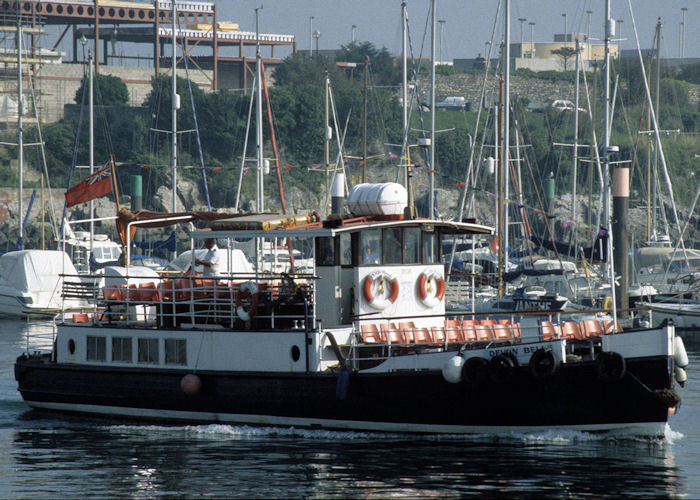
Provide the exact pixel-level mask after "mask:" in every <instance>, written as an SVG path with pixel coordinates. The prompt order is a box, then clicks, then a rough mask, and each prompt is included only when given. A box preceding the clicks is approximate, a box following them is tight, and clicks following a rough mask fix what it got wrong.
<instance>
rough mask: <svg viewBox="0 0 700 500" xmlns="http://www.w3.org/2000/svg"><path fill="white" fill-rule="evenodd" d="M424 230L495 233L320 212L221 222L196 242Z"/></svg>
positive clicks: (470, 225)
mask: <svg viewBox="0 0 700 500" xmlns="http://www.w3.org/2000/svg"><path fill="white" fill-rule="evenodd" d="M411 226H413V227H424V228H425V229H439V230H440V231H441V232H442V233H443V234H467V235H469V234H485V235H490V234H493V228H491V227H489V226H484V225H481V224H476V223H474V222H457V221H452V220H442V219H421V218H416V219H406V218H404V217H403V215H384V216H363V217H335V218H329V219H326V220H323V221H322V220H320V217H319V216H318V213H316V212H313V213H310V214H307V215H303V216H280V215H268V214H257V215H251V216H243V217H235V218H232V219H220V220H217V221H214V222H212V223H211V224H210V228H209V229H204V230H201V231H193V232H191V233H190V236H191V237H192V238H193V239H205V238H232V239H236V238H256V237H259V238H309V237H313V238H323V237H332V236H335V235H338V234H342V233H353V232H359V231H364V230H367V229H383V228H388V227H411Z"/></svg>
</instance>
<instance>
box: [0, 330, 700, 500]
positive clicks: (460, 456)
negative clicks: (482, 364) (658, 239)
mask: <svg viewBox="0 0 700 500" xmlns="http://www.w3.org/2000/svg"><path fill="white" fill-rule="evenodd" d="M33 328H39V329H43V330H47V329H48V331H49V332H50V327H47V326H46V325H43V326H39V327H33ZM26 329H27V326H26V324H25V323H24V322H17V321H7V320H0V497H2V498H17V497H21V498H26V497H34V498H36V497H41V498H44V497H52V498H53V497H61V498H68V497H70V498H76V497H79V496H80V497H159V496H167V497H173V496H177V497H199V496H211V497H242V498H271V497H274V498H302V497H311V498H314V497H319V498H347V497H369V498H385V497H399V498H400V497H409V498H414V497H441V498H443V497H447V498H450V497H453V498H462V497H471V496H475V497H476V496H478V497H487V498H494V497H520V498H522V497H538V498H541V497H549V498H571V497H573V498H580V497H590V498H604V497H607V498H625V497H637V498H644V497H646V498H661V497H668V498H677V497H685V498H696V497H698V496H700V432H698V430H697V428H698V426H697V423H698V418H699V415H700V344H687V348H688V354H689V357H690V366H689V367H688V382H687V384H686V387H685V388H684V389H681V390H680V394H681V397H682V398H683V404H682V406H681V408H680V411H679V412H678V414H676V415H674V416H673V417H671V420H670V424H669V427H668V430H667V437H666V438H665V439H663V440H654V439H642V438H637V437H631V436H617V437H610V436H608V437H605V436H595V435H588V434H584V433H574V432H571V433H562V432H546V433H540V434H514V435H509V436H499V437H496V436H469V437H463V436H432V437H431V436H423V437H415V436H406V435H385V434H368V433H350V432H327V431H306V430H294V429H272V428H254V427H248V426H238V427H237V426H229V425H201V426H192V425H181V426H173V425H153V424H152V423H151V424H138V423H134V422H124V421H116V420H107V419H95V418H85V417H78V416H66V415H57V414H52V413H44V412H40V411H36V410H31V409H29V407H28V406H27V405H25V404H24V403H23V402H22V399H21V397H20V395H19V393H18V392H17V385H16V383H15V380H14V376H13V366H12V365H13V362H14V359H15V358H16V357H17V356H18V355H19V354H21V352H23V350H24V349H25V348H26V347H27V345H26V339H25V331H26ZM30 348H31V346H30Z"/></svg>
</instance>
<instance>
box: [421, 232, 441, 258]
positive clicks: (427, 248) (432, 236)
mask: <svg viewBox="0 0 700 500" xmlns="http://www.w3.org/2000/svg"><path fill="white" fill-rule="evenodd" d="M423 259H424V260H423V262H424V263H425V264H438V263H439V262H440V254H439V253H438V236H437V233H436V232H435V231H423Z"/></svg>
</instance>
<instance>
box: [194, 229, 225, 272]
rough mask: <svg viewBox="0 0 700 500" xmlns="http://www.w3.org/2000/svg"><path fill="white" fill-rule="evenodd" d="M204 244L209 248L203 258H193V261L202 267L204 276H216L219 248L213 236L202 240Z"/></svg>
mask: <svg viewBox="0 0 700 500" xmlns="http://www.w3.org/2000/svg"><path fill="white" fill-rule="evenodd" d="M204 246H205V247H207V249H208V250H209V251H208V252H207V253H206V255H205V256H204V258H203V259H195V261H194V263H195V264H196V265H198V266H203V267H204V276H217V275H218V274H219V248H218V247H217V246H216V240H215V239H214V238H207V239H206V240H204Z"/></svg>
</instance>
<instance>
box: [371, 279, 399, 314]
mask: <svg viewBox="0 0 700 500" xmlns="http://www.w3.org/2000/svg"><path fill="white" fill-rule="evenodd" d="M385 285H388V286H389V287H390V291H389V293H388V295H387V294H386V293H385V292H384V287H385ZM374 287H376V288H377V290H378V291H379V294H377V295H375V294H374V293H373V292H372V289H373V288H374ZM362 296H363V297H364V299H365V302H367V304H368V305H369V306H370V307H372V308H373V309H377V310H379V311H382V310H384V309H386V308H387V307H389V306H390V305H391V304H393V303H395V302H396V299H398V298H399V281H398V280H397V279H396V278H394V277H393V276H391V275H390V274H388V273H386V272H384V271H374V272H371V273H369V274H368V275H367V276H365V280H364V281H363V282H362Z"/></svg>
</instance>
